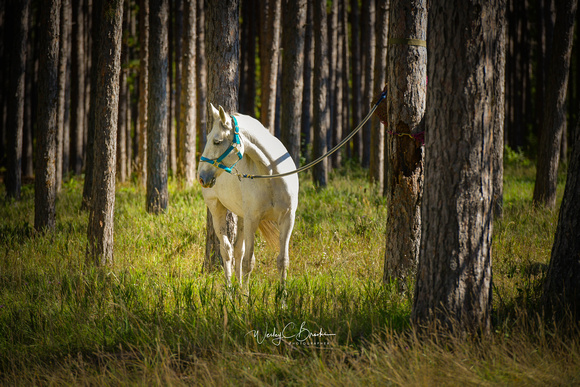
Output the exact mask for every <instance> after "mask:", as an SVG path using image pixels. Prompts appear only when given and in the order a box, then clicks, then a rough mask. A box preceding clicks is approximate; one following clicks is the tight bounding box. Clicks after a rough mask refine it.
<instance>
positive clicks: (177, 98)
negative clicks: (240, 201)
mask: <svg viewBox="0 0 580 387" xmlns="http://www.w3.org/2000/svg"><path fill="white" fill-rule="evenodd" d="M183 7H184V4H183V1H178V2H176V4H175V11H174V15H175V16H174V18H175V23H174V25H173V29H174V31H175V32H174V34H173V36H174V42H175V43H174V45H175V90H174V91H173V94H174V96H173V116H174V117H175V118H174V119H175V166H174V167H175V168H173V176H183V175H182V174H181V168H182V166H181V165H180V162H181V160H183V155H182V154H181V152H182V151H183V141H184V138H183V136H184V132H183V128H182V127H181V96H182V95H183V94H182V93H181V87H182V76H183V53H182V50H183V18H184V9H183ZM193 25H194V26H195V24H193ZM194 58H195V56H194ZM192 69H193V70H195V66H194V67H192ZM194 79H195V78H194ZM194 101H195V100H194ZM194 152H195V151H194ZM194 157H195V155H194ZM194 168H195V167H194ZM194 178H195V176H194Z"/></svg>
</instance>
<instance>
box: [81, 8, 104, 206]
mask: <svg viewBox="0 0 580 387" xmlns="http://www.w3.org/2000/svg"><path fill="white" fill-rule="evenodd" d="M102 6H103V5H102V2H95V3H94V4H93V7H92V9H91V11H90V13H91V15H92V17H91V23H92V28H89V31H90V39H87V41H90V42H91V44H90V45H91V50H90V53H91V54H90V55H89V56H90V57H91V61H89V62H90V63H91V64H90V65H88V64H87V68H88V69H89V74H90V81H89V82H87V84H88V85H90V88H89V92H88V93H87V95H88V96H89V101H92V102H91V103H90V104H89V106H87V107H86V110H87V111H88V112H89V114H88V122H87V125H86V128H87V133H86V144H85V146H84V149H85V181H84V185H83V199H82V203H81V209H82V210H88V209H89V206H90V204H91V203H92V198H91V195H92V194H93V182H94V181H93V175H94V172H95V168H94V156H95V150H94V143H95V130H96V129H95V125H96V124H95V122H96V119H97V117H96V116H97V114H101V112H97V110H96V106H95V103H94V101H95V99H96V98H97V96H96V93H97V89H96V87H95V84H96V83H97V77H98V76H99V74H98V73H97V72H98V71H99V70H98V68H97V66H95V65H93V64H92V58H93V54H94V55H95V56H94V58H95V61H96V53H97V52H98V51H99V44H100V43H99V39H100V27H101V9H102ZM95 64H96V63H95Z"/></svg>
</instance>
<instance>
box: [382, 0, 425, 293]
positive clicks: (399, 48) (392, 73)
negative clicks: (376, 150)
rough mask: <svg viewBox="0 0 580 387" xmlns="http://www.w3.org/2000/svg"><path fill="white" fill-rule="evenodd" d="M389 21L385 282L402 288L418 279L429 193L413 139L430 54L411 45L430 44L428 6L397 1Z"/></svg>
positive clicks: (421, 111) (418, 146)
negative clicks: (394, 281)
mask: <svg viewBox="0 0 580 387" xmlns="http://www.w3.org/2000/svg"><path fill="white" fill-rule="evenodd" d="M390 7H391V10H390V11H391V15H390V16H389V20H390V26H389V35H390V38H389V41H390V42H391V43H390V46H389V53H388V55H389V66H388V74H387V79H388V80H387V84H388V98H387V100H386V101H385V102H383V103H386V104H387V120H388V122H387V126H388V128H389V131H390V133H392V134H391V135H389V136H388V137H387V139H386V144H385V145H386V148H387V158H388V160H387V167H386V168H387V174H386V175H387V179H386V181H385V193H386V197H387V208H388V210H387V228H386V230H387V233H386V234H387V235H386V248H385V265H384V277H383V280H384V281H385V282H389V281H390V280H392V279H399V280H400V281H401V285H403V284H404V283H405V282H404V280H405V278H407V277H408V276H414V274H415V272H416V268H417V260H418V257H419V246H420V243H421V197H422V191H423V146H422V143H421V141H420V140H418V139H417V138H415V137H413V135H417V134H418V133H420V132H421V131H423V130H424V126H423V125H422V120H423V114H424V113H425V97H426V87H427V48H426V47H423V46H421V45H419V44H418V43H415V42H411V41H408V40H407V39H417V40H418V41H425V40H426V36H427V2H426V1H425V0H413V1H408V0H392V1H391V4H390Z"/></svg>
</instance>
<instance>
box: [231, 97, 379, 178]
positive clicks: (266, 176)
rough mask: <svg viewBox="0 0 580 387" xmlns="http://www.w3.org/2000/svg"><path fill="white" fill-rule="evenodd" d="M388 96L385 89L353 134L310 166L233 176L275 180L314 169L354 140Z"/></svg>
mask: <svg viewBox="0 0 580 387" xmlns="http://www.w3.org/2000/svg"><path fill="white" fill-rule="evenodd" d="M386 96H387V90H386V88H385V90H384V91H383V92H382V93H381V95H380V96H379V100H378V101H377V102H376V103H375V104H374V105H373V107H372V108H371V111H370V112H369V113H368V114H367V115H366V117H365V118H364V119H363V120H362V121H361V123H360V124H358V126H357V127H356V128H354V130H353V131H352V132H350V134H349V135H348V136H346V137H345V138H344V139H343V140H342V141H341V142H340V143H338V144H337V145H336V146H335V147H334V148H332V149H331V150H329V151H328V152H327V153H326V154H324V155H322V156H320V157H319V158H317V159H316V160H314V161H312V162H310V163H308V164H306V165H304V166H302V167H300V168H297V169H295V170H293V171H290V172H285V173H278V174H274V175H250V174H247V173H239V172H237V170H235V171H234V170H232V174H235V175H236V176H238V178H239V179H240V180H241V179H242V178H244V179H274V178H278V177H285V176H290V175H293V174H295V173H300V172H304V171H305V170H307V169H309V168H312V167H313V166H315V165H316V164H318V163H320V162H321V161H322V160H324V159H325V158H327V157H328V156H330V155H332V154H333V153H335V152H336V151H337V150H339V149H340V148H341V147H342V146H343V145H344V144H346V143H347V142H348V141H349V140H350V139H351V138H353V137H354V135H355V134H357V133H358V131H359V130H360V129H361V128H362V127H363V126H364V124H366V123H367V121H368V120H369V119H370V118H371V116H372V115H373V113H374V112H375V110H377V107H378V106H379V104H380V103H381V102H382V101H383V100H384V99H385V98H386ZM234 169H235V168H234ZM234 172H235V173H234Z"/></svg>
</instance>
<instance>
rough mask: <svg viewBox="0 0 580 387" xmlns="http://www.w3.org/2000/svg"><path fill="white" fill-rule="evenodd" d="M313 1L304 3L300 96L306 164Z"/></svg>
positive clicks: (308, 130) (310, 105)
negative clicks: (302, 84) (301, 93)
mask: <svg viewBox="0 0 580 387" xmlns="http://www.w3.org/2000/svg"><path fill="white" fill-rule="evenodd" d="M312 7H313V1H310V0H307V1H306V28H305V30H304V90H303V95H302V123H301V132H302V141H301V146H302V148H303V152H302V153H303V154H302V156H303V157H304V159H305V160H306V162H309V161H310V155H309V152H307V151H306V150H307V148H308V146H309V145H310V143H311V137H312V105H313V104H312V67H313V66H312V62H313V60H314V38H313V28H312V24H313V23H312V13H313V12H312Z"/></svg>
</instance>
